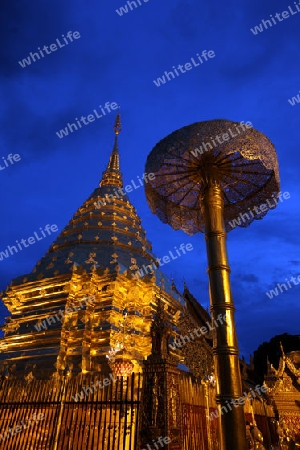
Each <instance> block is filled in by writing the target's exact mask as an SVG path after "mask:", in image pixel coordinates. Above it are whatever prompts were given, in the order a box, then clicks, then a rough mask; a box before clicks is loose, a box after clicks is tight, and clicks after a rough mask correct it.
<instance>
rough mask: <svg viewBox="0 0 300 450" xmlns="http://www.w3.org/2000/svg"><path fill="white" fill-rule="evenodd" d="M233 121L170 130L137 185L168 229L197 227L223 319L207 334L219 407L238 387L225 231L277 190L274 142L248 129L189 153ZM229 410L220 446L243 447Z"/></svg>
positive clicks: (239, 414)
mask: <svg viewBox="0 0 300 450" xmlns="http://www.w3.org/2000/svg"><path fill="white" fill-rule="evenodd" d="M237 125H239V124H238V123H236V122H231V121H227V120H223V119H222V120H212V121H207V122H198V123H194V124H192V125H189V126H186V127H183V128H181V129H179V130H176V131H174V132H173V133H171V134H170V135H168V136H167V137H165V138H164V139H162V140H161V141H160V142H159V143H158V144H157V145H156V146H155V147H154V148H153V150H152V151H151V153H150V154H149V155H148V158H147V162H146V167H145V171H146V172H148V173H149V172H153V173H154V175H155V177H154V179H153V180H151V181H150V182H149V183H147V185H146V186H145V191H146V196H147V201H148V204H149V206H150V209H151V211H152V212H153V213H155V214H157V215H158V217H159V218H160V219H161V220H162V222H164V223H168V224H169V225H171V226H172V228H174V229H175V230H178V229H181V230H183V231H185V232H186V233H188V234H190V235H192V234H195V233H197V232H199V231H202V232H205V237H206V248H207V257H208V274H209V286H210V302H211V312H212V319H213V320H215V319H217V317H218V315H219V314H220V315H222V316H224V314H226V317H227V323H226V325H224V326H219V327H217V328H216V330H215V332H214V336H213V342H214V363H215V374H216V379H217V403H219V409H221V408H222V407H226V405H227V406H228V404H229V405H230V402H231V400H232V399H238V398H239V397H240V396H241V393H242V389H241V376H240V368H239V358H238V344H237V337H236V331H235V322H234V304H233V300H232V298H231V289H230V279H229V272H230V268H229V264H228V258H227V249H226V230H227V231H230V230H231V229H232V227H231V225H230V221H231V220H233V219H235V218H236V217H237V216H238V215H239V213H241V212H242V213H245V212H247V211H248V208H249V207H253V206H255V205H260V204H261V203H263V202H264V201H265V200H266V199H268V198H271V196H276V195H277V194H278V191H279V172H278V163H277V156H276V151H275V148H274V146H273V144H272V142H271V141H270V140H269V139H268V138H267V137H266V136H265V135H263V134H262V133H260V132H258V131H257V130H254V129H253V128H250V129H247V128H246V127H244V130H243V132H242V133H238V134H236V135H235V136H233V137H234V139H232V138H230V139H228V140H227V141H225V142H223V143H220V144H217V145H215V144H214V146H213V145H212V144H211V145H209V146H207V147H208V151H203V152H202V153H201V154H200V155H199V154H198V153H197V154H195V153H194V152H195V149H196V148H197V147H199V145H201V144H203V143H207V142H210V143H211V142H214V138H215V136H216V135H221V136H222V135H223V134H225V133H229V129H230V127H231V128H233V127H235V129H237V128H236V127H237ZM258 211H259V212H257V211H256V210H255V213H253V214H252V215H250V214H249V215H248V219H247V220H245V221H244V222H243V223H242V226H247V225H249V223H251V222H252V221H253V220H254V219H260V218H262V217H263V215H264V214H265V213H266V212H265V213H261V212H260V210H258ZM227 402H228V403H227ZM232 408H233V409H232ZM232 408H231V409H230V408H228V407H227V409H229V410H228V412H226V413H225V414H222V415H221V418H220V419H221V428H220V432H221V449H222V450H233V449H238V450H242V449H245V448H246V434H245V419H244V412H243V407H242V406H241V405H239V406H238V407H232Z"/></svg>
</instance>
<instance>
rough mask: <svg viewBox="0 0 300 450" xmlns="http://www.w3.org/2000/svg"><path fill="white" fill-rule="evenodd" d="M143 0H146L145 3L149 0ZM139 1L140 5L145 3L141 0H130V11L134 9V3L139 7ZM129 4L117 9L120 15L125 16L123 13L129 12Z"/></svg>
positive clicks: (135, 6)
mask: <svg viewBox="0 0 300 450" xmlns="http://www.w3.org/2000/svg"><path fill="white" fill-rule="evenodd" d="M143 1H144V3H147V2H148V1H149V0H143ZM137 3H138V4H139V5H140V6H142V5H143V3H141V0H136V1H132V2H130V1H129V0H128V2H127V5H128V6H129V8H130V11H132V10H133V7H132V5H134V9H136V8H138V5H137ZM127 5H125V6H121V7H120V9H116V13H117V14H119V16H123V14H127V13H128V12H129V10H128V6H127Z"/></svg>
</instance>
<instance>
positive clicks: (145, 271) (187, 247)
mask: <svg viewBox="0 0 300 450" xmlns="http://www.w3.org/2000/svg"><path fill="white" fill-rule="evenodd" d="M174 249H175V252H176V253H177V255H178V256H176V255H173V253H172V251H171V250H170V251H169V255H170V257H171V258H172V260H173V261H174V260H175V259H178V258H179V257H180V256H182V255H185V254H186V251H185V250H187V251H188V252H190V251H192V250H194V249H193V246H192V244H190V243H189V244H180V246H179V249H178V248H177V247H174ZM180 251H181V252H182V254H181V253H180ZM170 257H169V256H168V255H165V256H163V257H162V258H156V260H155V261H156V262H157V264H158V265H156V264H155V263H153V264H148V266H145V264H143V266H142V268H140V269H139V270H137V271H136V272H135V273H134V274H132V276H133V277H134V278H135V279H136V280H138V279H139V278H141V277H142V276H143V275H146V274H152V273H153V272H154V270H157V268H158V267H161V266H163V265H164V264H168V263H169V262H171V259H170ZM161 260H163V263H162V262H161Z"/></svg>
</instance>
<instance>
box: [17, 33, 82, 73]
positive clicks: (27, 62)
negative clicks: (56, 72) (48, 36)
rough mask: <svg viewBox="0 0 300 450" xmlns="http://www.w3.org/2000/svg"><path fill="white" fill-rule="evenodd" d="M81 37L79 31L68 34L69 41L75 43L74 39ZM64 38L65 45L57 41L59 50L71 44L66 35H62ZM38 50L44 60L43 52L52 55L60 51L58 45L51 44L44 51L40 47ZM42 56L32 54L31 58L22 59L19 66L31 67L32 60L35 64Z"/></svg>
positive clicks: (45, 46) (30, 54)
mask: <svg viewBox="0 0 300 450" xmlns="http://www.w3.org/2000/svg"><path fill="white" fill-rule="evenodd" d="M80 37H81V36H80V34H79V33H78V31H74V32H73V33H72V31H68V33H67V38H68V39H69V41H70V42H73V38H74V39H79V38H80ZM62 38H63V40H64V42H65V44H62V43H61V42H60V40H59V39H56V42H57V44H58V47H59V48H62V47H65V46H66V45H68V44H69V42H68V40H67V38H65V35H64V34H62ZM49 47H50V51H49V50H48V48H49ZM38 50H39V52H40V55H41V56H42V58H44V57H45V55H44V53H43V50H44V52H45V53H46V55H50V53H52V52H56V50H58V48H57V45H56V44H51V45H50V46H47V45H44V47H43V49H42V50H41V48H40V47H38ZM40 55H39V54H38V53H32V52H30V53H29V56H28V57H27V58H24V59H22V61H19V64H20V66H21V67H22V69H24V67H26V65H27V66H30V64H31V60H32V62H35V61H36V58H37V59H41V57H40Z"/></svg>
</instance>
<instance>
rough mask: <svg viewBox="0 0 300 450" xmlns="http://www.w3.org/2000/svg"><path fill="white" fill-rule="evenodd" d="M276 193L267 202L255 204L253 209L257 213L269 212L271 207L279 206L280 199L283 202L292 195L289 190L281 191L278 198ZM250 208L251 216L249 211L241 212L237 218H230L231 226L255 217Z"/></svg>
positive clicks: (233, 226) (236, 225)
mask: <svg viewBox="0 0 300 450" xmlns="http://www.w3.org/2000/svg"><path fill="white" fill-rule="evenodd" d="M275 195H276V194H273V195H272V198H271V199H270V198H267V199H266V203H261V204H260V205H259V206H253V208H252V210H253V211H255V213H256V214H260V213H261V212H267V211H268V210H269V209H274V208H275V206H277V204H278V203H279V201H280V202H283V200H288V199H289V198H290V197H291V195H290V193H289V192H288V191H286V192H279V194H278V195H276V198H275ZM282 197H283V198H282ZM272 202H273V203H272ZM248 210H249V214H250V215H251V217H250V215H249V214H248V212H245V213H240V214H239V216H238V217H237V218H236V219H233V220H229V225H230V226H231V228H235V227H238V226H240V225H242V223H243V222H246V221H248V220H250V218H252V219H254V217H255V215H254V214H253V212H252V211H251V208H248Z"/></svg>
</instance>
